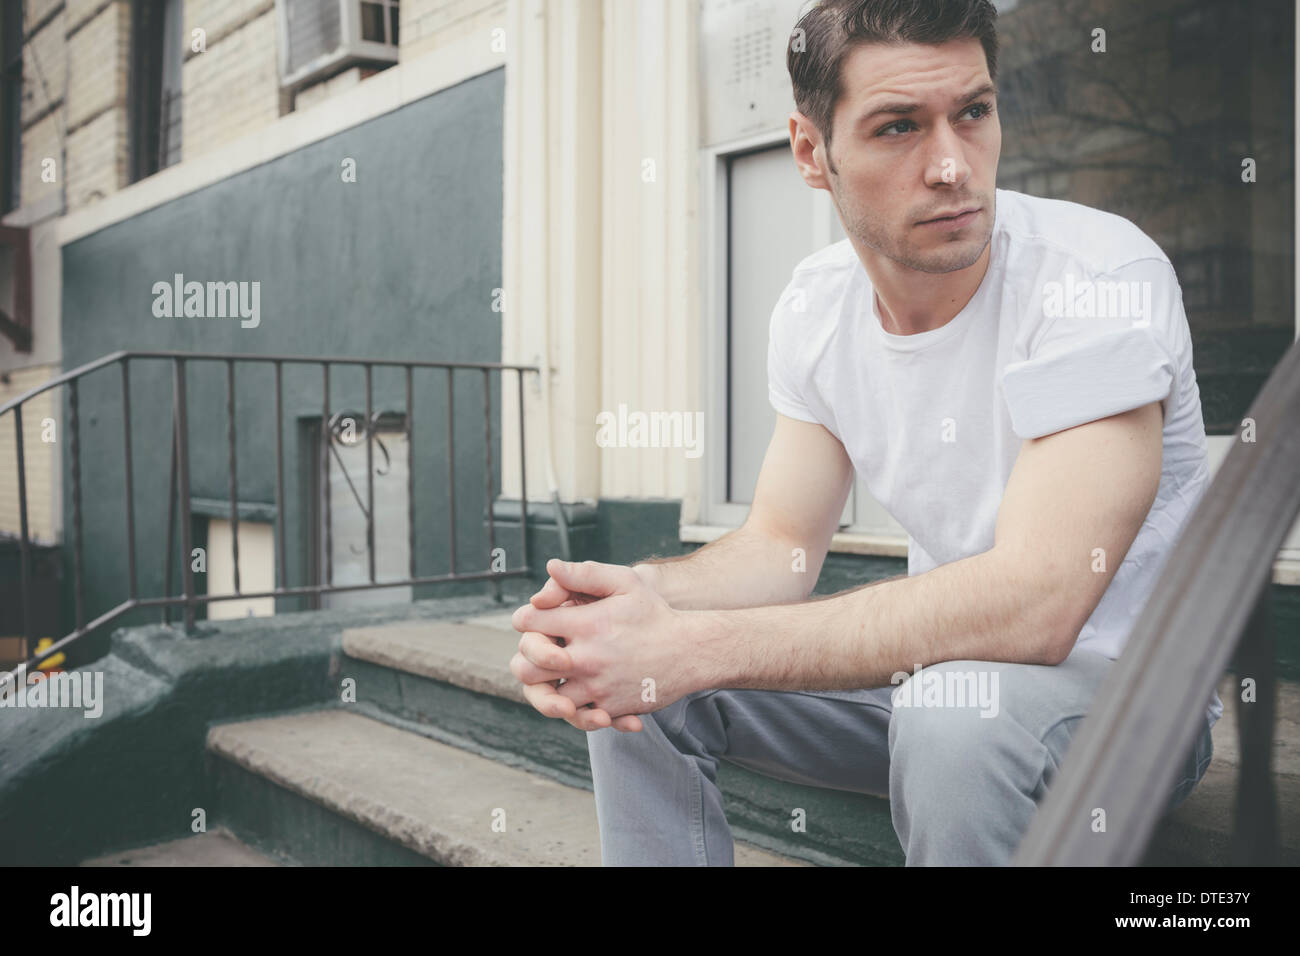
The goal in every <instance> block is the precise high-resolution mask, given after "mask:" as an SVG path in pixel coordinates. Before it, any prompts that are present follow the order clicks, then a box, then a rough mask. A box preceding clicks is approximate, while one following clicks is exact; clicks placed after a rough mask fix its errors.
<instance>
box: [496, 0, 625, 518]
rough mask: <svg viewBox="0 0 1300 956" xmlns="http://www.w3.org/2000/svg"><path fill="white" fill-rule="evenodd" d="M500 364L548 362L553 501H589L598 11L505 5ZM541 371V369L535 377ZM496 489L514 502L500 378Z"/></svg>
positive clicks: (534, 401) (536, 421)
mask: <svg viewBox="0 0 1300 956" xmlns="http://www.w3.org/2000/svg"><path fill="white" fill-rule="evenodd" d="M506 22H507V26H506V33H505V38H504V39H505V43H506V101H505V141H504V204H505V206H504V209H505V214H504V222H503V240H502V241H503V249H502V270H503V273H504V276H503V278H504V289H505V309H504V314H503V323H504V324H503V328H502V353H503V359H502V360H503V361H505V362H517V363H521V364H530V365H539V366H543V367H545V366H548V365H549V367H550V368H551V370H552V371H551V374H550V386H551V395H550V415H549V422H550V438H551V451H552V461H553V463H554V473H555V479H556V481H557V484H558V487H559V490H560V498H561V500H563V501H573V500H576V499H579V498H594V497H595V496H596V493H597V490H598V482H599V462H598V460H597V455H596V452H597V448H596V444H595V424H594V423H595V417H596V409H597V405H598V404H599V400H600V381H601V375H602V368H601V362H600V334H601V328H600V308H601V296H600V283H601V260H602V252H603V245H602V235H601V218H600V211H601V189H600V183H601V164H602V160H603V156H602V151H601V147H600V144H601V121H602V111H601V101H602V94H603V91H602V86H601V60H602V38H601V4H600V0H558V2H545V0H510V3H509V6H508V9H507V16H506ZM543 374H545V373H543ZM539 386H540V382H539V380H538V378H537V377H535V376H530V377H527V378H525V393H524V406H525V409H524V415H525V420H526V422H527V432H526V435H525V438H526V442H527V447H526V449H525V455H526V457H527V460H528V498H529V500H530V501H533V500H545V499H547V498H549V495H550V490H549V486H548V474H547V442H546V438H547V421H548V415H547V407H546V403H545V401H544V399H545V397H546V393H545V390H544V389H542V388H540V387H539ZM501 399H502V401H503V403H504V404H503V406H502V415H501V421H502V429H503V441H502V445H503V447H502V484H503V488H502V491H501V494H502V495H503V496H504V497H507V498H511V497H513V498H518V496H519V491H520V488H519V431H518V428H519V424H518V393H517V391H516V388H515V380H514V374H513V373H509V374H507V375H506V376H505V378H504V380H503V389H502V395H501Z"/></svg>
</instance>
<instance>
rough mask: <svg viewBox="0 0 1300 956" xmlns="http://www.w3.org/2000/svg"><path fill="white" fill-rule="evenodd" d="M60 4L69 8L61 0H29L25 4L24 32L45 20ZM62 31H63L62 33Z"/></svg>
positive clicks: (28, 31)
mask: <svg viewBox="0 0 1300 956" xmlns="http://www.w3.org/2000/svg"><path fill="white" fill-rule="evenodd" d="M60 6H63V8H64V9H65V10H66V9H67V6H66V5H64V4H63V3H62V2H61V0H27V2H26V3H25V4H23V32H24V33H30V32H31V29H32V27H34V26H36V24H38V23H40V22H41V21H42V20H44V19H45V17H46V15H48V14H49V12H50V11H51V10H54V9H56V8H57V7H60ZM61 33H62V31H60V35H61Z"/></svg>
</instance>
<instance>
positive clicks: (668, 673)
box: [510, 558, 695, 731]
mask: <svg viewBox="0 0 1300 956" xmlns="http://www.w3.org/2000/svg"><path fill="white" fill-rule="evenodd" d="M546 571H547V574H549V575H550V577H549V579H548V580H547V582H546V584H545V585H543V587H542V589H541V590H540V591H538V592H537V593H536V594H534V595H533V596H532V598H531V599H530V600H529V603H528V604H525V605H524V606H523V607H521V608H519V609H518V610H516V611H515V613H514V616H513V617H512V618H511V623H512V624H513V625H514V628H515V630H517V631H520V632H521V633H522V635H523V636H522V637H521V638H520V639H519V650H518V652H517V653H516V654H515V655H514V657H513V658H511V660H510V673H511V674H513V675H514V676H515V677H516V678H517V679H518V680H519V681H520V683H522V684H523V685H524V697H525V699H526V700H527V701H528V703H530V704H531V705H532V706H533V707H534V708H536V709H537V710H538V712H540V713H542V714H544V715H545V716H547V717H558V718H560V719H563V720H565V721H567V722H568V723H570V724H572V725H573V726H574V727H577V728H578V729H579V730H601V729H603V728H605V727H611V726H612V727H614V728H615V729H616V730H621V731H639V730H641V728H642V723H641V719H640V718H639V717H637V716H636V715H637V714H645V713H650V712H651V711H655V710H658V709H660V708H661V707H667V706H668V705H669V704H671V703H672V702H673V701H675V700H677V699H678V698H680V697H683V696H685V695H686V694H688V693H690V692H691V691H692V690H694V689H695V688H693V687H691V686H690V684H689V679H688V677H687V666H686V664H687V662H688V659H689V653H688V651H687V649H686V646H685V645H686V643H687V641H686V638H685V635H684V633H683V632H684V630H685V628H684V625H685V616H684V612H681V611H676V610H674V609H673V608H671V607H670V606H669V605H668V603H667V602H666V601H665V600H664V599H663V598H662V597H661V596H660V595H659V593H658V592H657V591H655V590H654V589H653V588H652V587H650V586H649V585H648V584H647V583H646V581H645V580H643V579H642V577H641V575H639V574H638V573H637V572H636V571H634V570H633V569H632V568H630V567H625V566H623V565H615V564H601V563H598V562H596V561H582V562H576V563H575V562H566V561H561V560H559V559H558V558H552V559H551V560H550V561H548V562H547V563H546Z"/></svg>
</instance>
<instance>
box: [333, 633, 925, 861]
mask: <svg viewBox="0 0 1300 956" xmlns="http://www.w3.org/2000/svg"><path fill="white" fill-rule="evenodd" d="M509 620H510V614H509V613H505V614H496V615H492V616H491V617H487V618H483V619H473V620H470V621H464V620H460V621H457V620H443V621H428V622H417V623H413V624H411V625H409V626H398V625H384V626H376V627H359V628H349V629H347V630H345V631H344V632H343V652H344V654H345V660H344V665H343V672H342V674H341V677H354V678H355V679H356V682H357V698H358V704H357V706H358V709H359V710H361V712H363V713H365V714H367V715H368V716H371V717H374V718H375V719H377V720H387V721H391V722H394V723H395V724H397V725H398V726H402V727H406V728H412V729H418V730H419V731H420V732H422V733H427V734H429V735H430V736H432V737H435V738H436V739H439V740H442V741H444V742H446V743H450V744H453V745H455V746H458V747H462V748H466V749H470V750H473V751H475V752H477V753H480V754H483V755H485V756H488V757H491V758H492V759H493V760H496V761H499V762H502V763H505V764H507V765H510V766H514V767H519V768H523V769H527V770H529V771H531V772H534V773H540V774H543V775H547V776H550V777H552V778H553V779H555V780H558V781H561V782H564V783H567V784H571V785H573V786H579V787H584V788H590V786H591V769H590V766H589V764H588V758H587V738H586V734H585V733H583V732H582V731H580V730H576V729H575V728H573V727H571V726H570V725H569V724H567V723H565V722H564V721H560V720H553V719H550V718H547V717H543V716H542V715H541V714H539V713H537V712H536V711H535V710H534V709H533V708H532V707H531V706H529V705H528V704H527V703H525V702H524V698H523V694H522V692H521V690H520V686H519V683H518V681H516V680H515V679H514V677H513V676H511V674H510V671H509V669H508V664H509V661H510V658H511V656H512V655H513V654H514V652H515V648H516V646H517V645H518V641H519V635H518V633H517V632H516V631H514V630H513V628H511V627H510V624H509ZM718 784H719V787H720V789H721V790H722V794H723V799H724V806H725V808H726V812H727V819H728V822H729V823H730V825H731V829H732V833H733V834H734V835H735V836H736V838H737V839H738V840H747V841H750V842H753V843H756V844H758V845H761V846H764V847H767V848H768V849H771V850H774V851H777V852H780V853H782V854H785V855H787V856H792V857H796V858H798V859H801V860H805V861H807V862H810V863H817V864H821V865H831V866H835V865H838V866H844V865H865V866H892V865H899V864H901V863H902V862H903V853H902V849H901V848H900V847H899V845H898V838H897V837H896V836H895V834H894V827H893V823H892V820H891V818H890V814H889V803H888V801H886V800H882V799H880V798H878V797H872V796H868V795H865V794H857V793H847V792H845V791H840V790H828V789H823V788H819V787H808V786H802V785H800V784H794V783H789V782H787V781H783V780H775V779H773V778H770V777H765V776H762V775H760V774H757V773H753V772H751V771H749V770H745V769H743V768H741V767H737V766H735V765H733V764H729V763H726V762H725V761H724V762H723V763H721V764H720V765H719V768H718ZM796 809H797V810H801V811H802V813H801V814H800V818H801V819H802V820H803V821H804V824H805V827H806V829H804V830H802V831H801V832H797V833H796V832H794V830H793V827H792V821H793V820H794V816H793V814H794V811H795V810H796Z"/></svg>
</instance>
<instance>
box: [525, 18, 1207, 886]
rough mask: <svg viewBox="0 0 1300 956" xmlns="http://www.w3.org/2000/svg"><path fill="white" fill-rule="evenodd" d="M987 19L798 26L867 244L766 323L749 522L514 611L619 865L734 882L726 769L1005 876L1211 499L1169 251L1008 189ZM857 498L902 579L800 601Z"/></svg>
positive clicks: (836, 259) (798, 279)
mask: <svg viewBox="0 0 1300 956" xmlns="http://www.w3.org/2000/svg"><path fill="white" fill-rule="evenodd" d="M995 18H996V12H995V11H994V9H993V7H992V6H991V4H990V3H989V2H988V0H825V2H823V3H821V4H819V5H818V6H816V7H814V8H812V9H811V10H810V11H808V12H807V13H806V14H805V16H804V17H803V18H802V19H801V20H800V21H799V23H798V27H797V29H796V30H795V31H794V33H793V34H792V35H793V36H797V37H798V38H799V40H800V42H799V43H797V44H796V43H793V42H792V43H791V44H790V49H789V52H788V57H787V65H788V68H789V71H790V76H791V80H792V83H793V90H794V101H795V104H796V106H797V110H796V111H795V112H794V113H792V114H791V116H790V123H789V128H790V146H791V150H792V152H793V155H794V160H795V164H796V166H797V167H798V171H799V173H800V175H801V176H802V177H803V179H804V181H805V182H806V183H807V184H808V185H809V186H811V187H812V188H814V189H825V190H828V191H829V192H830V194H831V196H832V197H833V200H834V203H835V207H836V210H837V212H838V215H839V217H840V221H841V223H842V224H843V226H844V230H845V233H846V235H847V237H848V238H847V239H845V240H844V241H842V242H839V243H835V244H833V245H831V246H829V247H827V248H825V249H822V250H821V251H819V252H817V253H815V254H813V255H811V256H809V257H808V258H806V259H804V260H803V261H802V262H801V263H799V265H798V266H797V267H796V268H795V270H794V274H793V277H792V279H791V280H790V283H789V285H788V286H787V287H786V289H785V291H784V293H783V294H782V296H781V298H780V300H779V301H778V302H777V304H776V307H775V309H774V311H773V313H772V317H771V325H770V345H769V352H768V379H769V396H770V401H771V403H772V405H773V407H774V408H775V409H776V411H777V413H778V414H777V419H776V427H775V430H774V432H773V436H772V440H771V444H770V446H769V448H768V451H767V455H766V458H765V460H764V462H763V466H762V470H761V472H760V474H759V478H758V483H757V487H756V488H755V492H754V497H753V504H752V507H751V510H750V513H749V516H748V518H747V519H746V521H745V524H744V525H743V526H742V527H741V528H739V529H737V530H735V531H733V532H731V533H729V534H727V535H725V536H723V537H722V538H719V539H718V540H717V541H714V542H713V543H711V544H709V545H707V546H705V547H703V548H700V549H699V550H697V551H695V552H694V553H692V554H689V555H686V556H684V557H680V558H675V559H671V560H653V561H646V562H643V563H640V564H637V565H636V566H635V567H632V568H627V567H621V566H614V565H604V564H596V563H593V562H583V563H581V564H566V563H565V562H561V561H557V560H552V561H551V562H549V563H548V565H547V571H548V573H549V574H550V580H548V581H547V583H546V585H545V586H544V587H543V588H542V590H541V591H539V592H538V594H536V595H535V596H534V597H533V599H532V601H531V602H530V604H528V605H526V606H524V607H522V608H520V609H519V610H518V611H516V613H515V616H514V625H515V627H516V628H517V629H518V630H520V631H521V632H523V635H522V638H521V640H520V642H519V653H518V654H516V655H515V657H514V658H513V659H512V661H511V665H510V666H511V670H512V673H513V674H514V675H515V677H516V678H518V679H519V680H520V681H521V682H522V683H523V684H524V685H525V687H524V691H525V694H526V696H527V699H528V700H529V701H530V702H531V703H532V705H533V706H534V707H535V708H537V710H539V711H540V712H541V713H543V714H546V715H548V716H551V717H556V718H560V719H564V720H567V721H568V722H570V723H571V724H573V725H574V726H575V727H579V728H581V729H583V730H586V731H590V732H591V733H590V734H589V736H588V744H589V751H590V755H591V768H592V776H593V780H594V784H595V792H596V807H597V814H598V818H599V825H600V835H601V848H602V855H603V860H604V862H605V864H606V865H621V864H665V865H730V864H731V863H732V862H733V855H732V853H733V850H732V838H731V833H730V830H729V829H728V826H727V821H726V818H725V816H724V814H723V810H722V798H721V794H720V792H719V790H718V787H717V784H716V769H717V766H718V760H719V759H725V760H728V761H731V762H733V763H736V764H739V765H741V766H744V767H748V768H751V769H753V770H755V771H758V772H760V773H764V774H768V775H770V776H773V777H778V778H781V779H785V780H792V781H796V782H799V783H803V784H810V785H814V786H821V787H831V788H836V789H843V790H852V791H858V792H863V793H871V794H877V795H880V796H887V797H888V798H889V800H890V806H891V813H892V816H893V823H894V827H895V830H896V831H897V834H898V838H899V840H900V842H901V843H902V846H903V849H904V851H905V853H906V859H907V862H908V863H909V864H976V865H995V864H1003V863H1006V862H1007V861H1008V860H1009V859H1010V858H1011V856H1012V854H1013V853H1014V851H1015V849H1016V846H1017V845H1018V843H1019V842H1020V840H1021V838H1022V836H1023V835H1024V833H1025V831H1026V830H1027V829H1028V826H1029V823H1030V821H1031V819H1032V817H1033V814H1034V811H1035V809H1036V806H1037V804H1038V803H1039V802H1040V801H1041V799H1042V797H1043V795H1044V794H1045V793H1046V790H1047V788H1048V787H1049V786H1050V784H1051V782H1052V779H1053V777H1054V775H1055V773H1056V771H1057V769H1058V768H1059V766H1060V765H1061V762H1062V761H1063V759H1064V757H1065V754H1066V750H1067V747H1068V745H1069V743H1070V739H1071V736H1072V735H1073V733H1074V732H1075V731H1076V729H1077V728H1078V726H1079V724H1080V723H1081V722H1082V721H1083V718H1084V716H1085V715H1086V713H1087V710H1088V706H1089V703H1090V702H1091V700H1092V699H1093V697H1094V694H1095V691H1096V690H1097V688H1098V685H1099V684H1100V682H1101V681H1102V679H1103V678H1104V677H1105V675H1106V672H1107V669H1108V667H1109V665H1110V663H1111V662H1112V661H1113V660H1114V659H1115V658H1116V657H1118V656H1119V654H1120V651H1121V649H1122V648H1123V646H1124V642H1125V640H1126V638H1127V637H1128V634H1129V632H1130V631H1131V629H1132V626H1133V623H1134V621H1135V620H1136V618H1137V616H1138V614H1139V612H1140V611H1141V610H1142V607H1143V605H1144V604H1145V602H1146V599H1147V597H1148V596H1149V594H1150V591H1151V588H1152V585H1153V583H1154V581H1155V580H1156V577H1157V576H1158V574H1159V572H1160V569H1161V567H1162V565H1163V561H1164V559H1165V558H1166V557H1167V555H1168V553H1169V551H1170V549H1171V548H1172V547H1173V545H1174V543H1175V541H1176V540H1177V538H1178V535H1179V533H1180V531H1181V529H1182V526H1183V524H1184V523H1185V520H1186V518H1187V517H1188V515H1189V514H1190V513H1191V511H1192V510H1193V509H1194V508H1195V506H1196V504H1197V502H1198V501H1199V499H1200V497H1201V495H1202V493H1203V491H1204V490H1205V487H1206V485H1207V482H1208V475H1209V471H1208V463H1207V458H1206V441H1205V430H1204V426H1203V423H1202V418H1201V406H1200V395H1199V390H1198V388H1197V384H1196V377H1195V374H1194V372H1193V368H1192V350H1191V337H1190V333H1189V330H1188V325H1187V319H1186V316H1185V314H1184V311H1183V305H1182V294H1181V290H1180V288H1179V285H1178V281H1177V278H1176V276H1175V275H1174V271H1173V268H1172V266H1171V265H1170V262H1169V259H1168V257H1167V256H1165V254H1164V253H1163V252H1162V251H1161V249H1160V247H1159V246H1158V245H1156V243H1155V242H1153V241H1152V240H1151V239H1150V238H1149V237H1147V236H1146V235H1145V234H1144V233H1143V232H1142V231H1141V230H1139V229H1138V228H1137V227H1136V226H1134V225H1133V224H1132V223H1130V222H1128V221H1127V220H1125V219H1122V218H1120V217H1118V216H1115V215H1111V214H1108V213H1105V212H1101V211H1098V210H1095V209H1091V208H1088V207H1085V206H1081V205H1077V204H1074V203H1069V202H1062V201H1057V200H1047V199H1040V198H1035V197H1031V196H1027V195H1024V194H1021V193H1017V192H1011V191H1008V190H1001V189H997V188H995V182H996V176H997V165H998V159H999V155H1000V151H1001V142H1002V133H1001V126H1000V124H999V119H998V112H997V90H996V86H995V80H996V76H997V36H996V32H995V27H994V21H995ZM855 472H856V473H857V474H858V475H860V476H861V477H862V479H863V480H864V481H865V482H866V484H867V486H868V487H869V488H870V490H871V493H872V495H873V496H874V497H875V498H876V500H878V501H879V502H880V503H881V504H882V505H883V506H884V507H885V508H886V509H887V510H888V511H889V513H890V514H891V515H892V516H893V517H894V518H895V519H896V520H897V521H898V522H899V523H900V524H901V525H902V526H903V527H904V528H905V529H906V530H907V532H908V575H907V577H905V578H897V579H892V580H888V581H884V582H876V583H873V584H871V585H868V586H864V587H861V588H857V589H854V590H850V591H846V592H843V593H840V594H835V595H831V596H827V597H821V598H818V599H815V600H808V597H809V594H810V593H811V591H812V589H813V586H814V583H815V582H816V580H817V577H818V574H819V572H820V570H821V567H822V563H823V561H824V559H825V556H826V552H827V549H828V547H829V544H830V540H831V536H832V534H833V533H834V531H835V529H836V526H837V522H838V520H839V516H840V514H841V511H842V509H843V507H844V503H845V501H846V499H847V496H848V494H849V491H850V488H851V486H852V483H853V480H854V475H855ZM938 677H942V678H943V679H942V680H939V679H937V678H938ZM916 682H923V683H922V684H920V685H919V686H918V684H917V683H916ZM900 683H901V686H900ZM975 688H982V690H980V691H979V692H978V693H976V692H975V690H974V689H975ZM990 695H992V697H993V698H995V699H992V700H990V699H989V697H990ZM957 698H961V699H957ZM976 698H979V699H976ZM1221 714H1222V704H1221V702H1220V701H1219V699H1218V697H1217V695H1215V696H1214V697H1212V699H1211V700H1210V701H1209V702H1208V703H1207V710H1206V713H1205V716H1204V718H1203V727H1202V730H1201V732H1200V734H1199V735H1198V738H1197V741H1196V743H1195V746H1194V747H1193V748H1192V750H1191V752H1190V753H1189V754H1188V755H1187V758H1186V760H1187V763H1186V767H1185V770H1184V772H1183V774H1182V777H1181V779H1180V781H1179V782H1178V784H1177V785H1176V787H1175V789H1174V791H1173V792H1171V793H1170V794H1169V805H1170V806H1171V807H1172V806H1174V805H1177V803H1179V802H1181V801H1182V800H1183V799H1185V798H1186V796H1187V794H1188V793H1189V792H1190V791H1191V789H1192V788H1193V787H1194V786H1195V785H1196V783H1197V782H1198V781H1199V780H1200V779H1201V777H1202V775H1203V774H1204V773H1205V770H1206V767H1207V766H1208V763H1209V760H1210V756H1211V744H1210V727H1211V726H1212V725H1213V723H1214V721H1215V720H1217V719H1218V717H1219V716H1220V715H1221ZM1116 745H1117V746H1119V745H1122V742H1117V743H1116ZM1088 822H1089V821H1081V825H1087V823H1088ZM1109 838H1110V837H1108V836H1107V835H1106V834H1105V833H1101V834H1098V839H1109Z"/></svg>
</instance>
